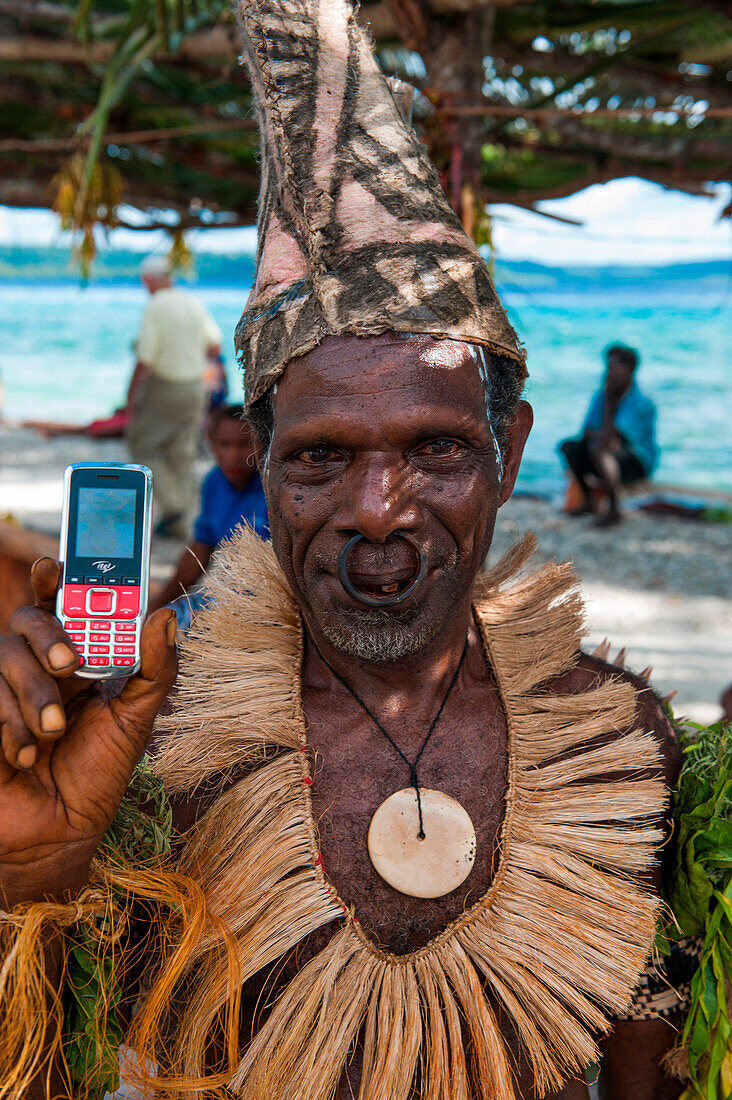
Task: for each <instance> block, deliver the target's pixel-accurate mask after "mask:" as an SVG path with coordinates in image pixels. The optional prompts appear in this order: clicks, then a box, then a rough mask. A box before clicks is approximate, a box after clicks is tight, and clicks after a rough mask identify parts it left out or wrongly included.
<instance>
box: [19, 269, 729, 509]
mask: <svg viewBox="0 0 732 1100" xmlns="http://www.w3.org/2000/svg"><path fill="white" fill-rule="evenodd" d="M192 289H193V291H194V292H195V293H196V294H198V295H200V297H201V298H202V300H203V301H204V302H205V303H206V305H207V306H208V308H209V309H210V310H211V312H212V313H213V315H214V317H215V318H216V320H217V321H218V323H219V325H220V327H221V329H222V331H223V332H224V333H226V334H227V335H226V338H225V341H224V349H223V350H224V357H225V360H226V367H227V373H228V378H229V383H230V390H231V397H232V400H234V401H236V400H240V399H241V392H242V391H241V383H240V377H239V368H238V365H237V363H236V359H235V355H234V349H233V340H232V335H231V334H233V332H234V328H235V326H236V323H237V321H238V320H239V317H240V315H241V311H242V308H243V305H244V301H245V299H246V296H247V292H248V286H246V285H243V284H242V285H240V286H228V287H223V286H206V285H199V286H197V287H196V286H194V287H192ZM680 289H681V288H680V284H679V280H673V279H672V280H668V281H667V282H664V281H663V280H662V279H658V280H655V281H653V282H651V283H650V284H649V286H648V287H647V290H646V292H645V293H641V292H640V291H638V290H637V289H636V290H635V291H634V292H633V293H630V292H629V290H628V288H623V287H622V286H621V285H613V286H612V287H610V288H609V289H608V290H607V291H606V292H603V291H602V287H601V285H600V284H599V283H598V285H597V286H594V285H593V286H592V287H591V288H588V287H587V286H585V285H584V284H583V286H582V288H580V287H576V288H575V289H574V290H573V289H572V286H571V281H570V282H568V284H567V286H566V287H564V288H563V289H562V290H561V292H560V291H558V290H557V289H551V288H546V287H541V286H532V285H530V284H519V283H518V282H516V281H511V282H510V283H509V282H504V283H503V284H502V286H501V292H502V294H503V296H504V298H505V301H506V305H507V308H508V311H509V314H510V316H511V319H512V320H513V322H514V323H515V325H516V328H517V331H518V332H519V333H520V334H521V337H522V339H523V340H524V341H525V344H526V348H527V354H528V364H529V370H530V372H531V373H530V377H529V381H528V384H527V389H526V397H527V399H528V400H529V401H531V403H532V404H533V406H534V411H535V423H534V428H533V430H532V433H531V436H530V438H529V442H528V446H527V449H526V453H525V457H524V462H523V465H522V472H521V474H520V478H519V488H521V489H523V490H531V491H534V492H540V493H544V494H545V495H548V496H557V495H559V494H561V492H562V489H563V476H562V470H561V465H560V461H559V458H558V457H557V454H556V445H557V443H558V442H559V441H560V440H561V439H563V438H566V437H567V436H571V435H573V434H575V433H576V432H577V431H578V430H579V428H580V425H581V423H582V420H583V417H584V414H585V412H586V409H587V406H588V404H589V401H590V398H591V395H592V393H593V390H594V389H595V388H596V386H597V384H598V383H599V380H600V376H601V372H602V350H603V348H604V347H605V346H606V345H607V344H609V343H611V342H613V341H617V340H621V341H623V342H625V343H629V344H631V345H633V346H636V347H638V348H639V349H640V351H641V357H642V358H641V367H640V373H639V384H640V386H641V389H643V390H644V392H646V393H648V394H649V396H651V397H653V399H654V400H655V401H656V402H657V405H658V409H659V427H658V433H659V442H660V446H661V466H660V468H659V470H658V471H657V473H656V478H657V480H658V481H660V482H665V483H669V484H673V485H677V486H682V487H688V488H690V489H691V488H693V489H705V488H709V489H719V490H726V491H729V492H732V439H730V434H729V427H728V422H727V421H728V417H727V412H726V410H727V409H728V408H729V405H730V404H732V374H731V373H730V371H729V370H728V368H727V360H728V347H727V344H728V337H727V333H728V332H729V328H730V324H731V323H732V295H727V296H726V297H725V295H722V294H721V291H720V290H719V288H718V287H716V284H715V289H714V290H711V289H709V288H707V289H704V288H703V287H698V286H697V287H695V286H693V285H692V286H691V287H684V293H683V296H682V295H681V294H680ZM145 304H146V295H145V291H144V290H143V289H142V287H141V286H135V285H131V284H125V285H113V284H108V285H103V286H102V285H92V286H90V287H88V288H86V289H82V288H80V287H79V286H78V285H73V284H59V285H51V284H49V285H38V286H36V285H23V284H20V283H18V284H14V285H10V284H3V294H2V295H0V333H2V334H3V335H4V341H3V346H2V351H0V370H1V371H2V383H3V386H4V388H5V394H6V402H5V408H4V412H5V415H6V416H7V417H10V418H14V419H22V418H35V419H48V420H53V419H57V420H65V421H78V422H84V421H87V420H91V419H95V418H97V417H103V416H108V415H109V414H110V413H111V412H112V410H113V409H114V408H115V407H116V406H117V405H119V404H120V402H121V401H122V400H123V397H124V394H125V392H126V386H127V382H128V380H129V377H130V374H131V371H132V365H133V357H134V353H133V348H132V342H133V340H134V338H135V335H136V333H137V331H138V328H139V323H140V318H141V315H142V311H143V309H144V306H145Z"/></svg>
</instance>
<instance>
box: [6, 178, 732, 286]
mask: <svg viewBox="0 0 732 1100" xmlns="http://www.w3.org/2000/svg"><path fill="white" fill-rule="evenodd" d="M730 199H732V187H731V186H730V185H728V184H719V185H715V186H714V189H713V194H712V196H711V197H706V196H694V195H687V194H684V193H683V192H680V191H668V190H665V189H664V188H662V187H660V186H659V185H658V184H655V183H650V182H648V181H647V180H641V179H636V178H633V177H628V178H625V179H618V180H612V181H611V182H609V183H604V184H593V185H592V186H591V187H587V188H585V190H584V191H579V192H577V194H575V195H571V196H570V197H568V198H565V199H553V200H547V201H545V202H541V203H539V204H538V206H539V209H540V210H542V211H545V212H546V213H549V214H556V215H559V216H560V217H562V218H571V219H575V220H577V221H579V222H580V223H581V224H580V225H567V224H564V223H563V222H559V221H556V220H554V219H553V218H548V217H544V216H543V215H542V214H538V213H535V212H533V211H530V210H523V209H521V208H519V207H516V206H511V205H509V204H507V203H501V204H497V205H493V206H492V207H491V213H492V214H493V218H494V223H493V224H494V233H493V237H494V243H495V247H496V252H497V256H498V258H499V259H504V260H533V261H534V262H536V263H541V264H546V265H550V266H552V265H554V266H563V265H564V264H567V263H571V264H588V265H598V264H599V265H602V264H642V265H655V264H659V265H660V264H670V263H684V262H689V261H700V260H724V259H730V258H732V220H730V219H729V218H725V219H723V220H720V217H719V215H720V212H721V210H722V209H723V208H724V207H725V206H726V205H727V204H729V202H730ZM187 239H188V242H189V245H190V247H191V248H192V249H193V250H194V251H200V252H217V253H229V254H236V253H239V254H241V253H245V254H252V253H253V252H254V249H255V244H256V232H255V230H254V228H253V227H248V228H244V229H209V230H194V231H193V232H191V233H190V234H188V237H187ZM67 240H68V234H64V233H61V232H60V230H59V228H58V219H57V217H56V215H54V214H52V213H51V212H50V211H47V210H15V209H12V208H10V207H3V206H0V246H7V245H31V246H33V245H35V246H42V245H52V244H63V243H65V242H66V241H67ZM167 240H168V238H166V236H165V235H164V234H163V233H162V232H154V233H148V232H142V231H137V232H135V231H133V230H128V229H119V230H114V231H113V233H112V234H111V236H110V243H111V244H112V245H113V246H114V247H118V248H131V249H134V250H137V251H141V252H153V251H166V250H167V247H168V244H167Z"/></svg>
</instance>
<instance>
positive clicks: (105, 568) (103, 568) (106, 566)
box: [92, 561, 117, 573]
mask: <svg viewBox="0 0 732 1100" xmlns="http://www.w3.org/2000/svg"><path fill="white" fill-rule="evenodd" d="M92 565H93V566H94V568H95V569H98V570H99V572H100V573H111V572H112V570H113V569H116V568H117V566H116V565H113V564H112V562H111V561H94V562H92Z"/></svg>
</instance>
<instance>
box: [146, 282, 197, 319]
mask: <svg viewBox="0 0 732 1100" xmlns="http://www.w3.org/2000/svg"><path fill="white" fill-rule="evenodd" d="M150 306H153V307H155V309H156V311H157V312H160V313H167V312H171V313H172V312H177V311H178V310H181V309H184V310H186V311H188V310H195V311H196V312H198V311H199V310H201V309H202V308H203V307H202V306H201V303H200V302H199V300H198V298H197V297H196V296H195V294H191V292H190V290H186V288H185V287H182V286H167V287H164V288H163V289H162V290H158V291H157V292H156V293H155V294H153V296H152V299H151V301H150Z"/></svg>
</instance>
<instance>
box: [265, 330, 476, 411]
mask: <svg viewBox="0 0 732 1100" xmlns="http://www.w3.org/2000/svg"><path fill="white" fill-rule="evenodd" d="M440 377H444V378H445V380H446V381H447V380H449V382H450V384H451V385H458V386H460V387H461V388H465V389H466V390H467V391H474V390H475V388H476V386H479V385H480V371H479V367H478V358H477V355H476V351H475V349H474V348H473V347H472V345H470V344H466V343H462V342H460V341H458V340H439V339H435V338H433V337H429V336H422V335H404V336H401V335H395V334H394V333H385V334H382V335H381V336H375V337H365V338H364V337H354V336H333V337H328V338H327V339H326V340H324V341H323V342H322V343H321V344H319V345H318V346H317V347H316V348H314V349H313V351H311V352H310V353H309V354H308V355H305V356H302V357H301V358H299V359H293V360H292V361H291V362H290V363H289V364H288V366H287V368H286V370H285V373H284V376H283V378H282V379H281V381H280V385H279V386H278V389H280V390H281V389H284V390H285V391H290V392H293V391H301V390H303V389H306V390H307V392H308V395H310V396H315V395H320V396H323V397H325V396H326V395H329V394H331V393H333V394H335V393H338V394H340V395H341V396H346V394H347V393H348V392H354V393H356V392H362V393H368V392H373V391H378V392H380V393H383V392H387V391H388V392H394V391H399V390H402V389H404V388H405V387H414V386H415V385H417V386H419V385H421V384H423V385H427V386H429V385H430V383H435V382H438V381H439V379H440ZM344 386H345V389H344V388H343V387H344ZM466 395H467V394H466Z"/></svg>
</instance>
